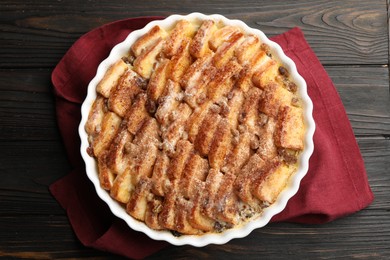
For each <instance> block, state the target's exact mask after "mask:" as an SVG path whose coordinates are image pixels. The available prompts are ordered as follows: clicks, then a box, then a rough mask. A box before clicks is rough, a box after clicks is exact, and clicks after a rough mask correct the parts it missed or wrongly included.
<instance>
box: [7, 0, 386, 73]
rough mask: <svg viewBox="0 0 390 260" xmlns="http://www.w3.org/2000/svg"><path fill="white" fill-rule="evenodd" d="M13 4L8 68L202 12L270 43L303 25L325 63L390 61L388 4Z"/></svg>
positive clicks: (50, 60) (361, 0)
mask: <svg viewBox="0 0 390 260" xmlns="http://www.w3.org/2000/svg"><path fill="white" fill-rule="evenodd" d="M10 3H11V4H8V5H6V4H2V5H1V9H0V32H1V34H0V46H1V48H0V67H1V68H8V67H11V68H22V67H23V68H25V67H42V66H43V67H52V66H54V64H56V63H57V62H58V61H59V59H60V58H61V57H62V56H63V55H64V53H65V52H66V50H67V49H68V48H69V47H70V46H71V44H72V43H73V42H74V41H75V40H76V39H77V38H78V37H80V36H81V35H82V34H84V33H86V32H87V31H89V30H91V29H92V28H96V27H97V26H100V25H102V24H105V23H108V22H111V21H115V20H120V19H125V18H128V17H138V16H144V15H163V16H167V15H169V14H172V13H181V14H183V13H184V14H185V13H190V12H194V11H199V12H204V13H220V14H223V15H226V16H227V17H229V18H235V19H241V20H243V21H244V22H246V23H247V24H248V25H249V26H251V27H254V28H258V29H261V30H263V31H264V32H265V33H266V34H267V35H269V36H272V35H275V34H279V33H282V32H285V31H287V30H288V29H290V28H292V27H295V26H299V27H301V28H302V29H303V31H304V33H305V35H306V37H307V40H308V41H309V43H310V44H311V46H312V47H313V49H314V51H315V52H316V54H317V55H318V56H319V58H320V60H321V61H322V62H323V63H324V64H387V60H388V44H387V43H388V36H387V35H388V32H387V12H386V2H385V1H383V0H375V1H365V0H353V1H326V0H321V1H309V0H304V1H290V2H285V1H279V2H275V1H273V0H267V1H262V2H261V3H259V2H258V1H254V0H251V1H245V2H237V1H213V2H212V3H210V2H209V1H205V2H202V1H196V2H188V1H187V2H186V3H185V4H179V3H178V2H176V1H164V2H156V1H150V0H147V1H141V2H140V1H138V2H137V4H129V3H127V2H123V1H119V0H115V1H104V2H102V1H100V2H99V4H98V5H96V4H87V3H84V4H83V3H80V4H79V5H71V4H64V3H62V2H58V1H57V2H53V1H49V0H39V1H33V2H27V3H25V2H20V1H10ZM21 10H23V11H21ZM329 39H331V40H329Z"/></svg>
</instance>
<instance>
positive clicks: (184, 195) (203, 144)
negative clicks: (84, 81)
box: [84, 19, 306, 236]
mask: <svg viewBox="0 0 390 260" xmlns="http://www.w3.org/2000/svg"><path fill="white" fill-rule="evenodd" d="M96 92H97V93H96V99H95V100H94V102H93V105H92V107H91V108H90V110H89V116H88V119H87V121H86V124H85V126H84V127H85V131H86V133H87V134H88V142H89V147H88V148H87V152H88V154H89V155H90V156H91V157H93V158H94V159H95V160H96V162H97V167H98V177H99V182H100V186H101V187H102V188H103V189H105V190H107V192H108V193H109V194H110V196H111V197H112V198H113V199H115V200H116V201H118V202H119V203H120V204H121V205H123V207H124V208H125V210H126V212H127V213H128V214H129V215H131V216H132V217H133V218H134V219H137V220H139V221H141V222H144V223H145V224H146V225H147V226H148V227H149V228H151V229H154V230H169V231H171V232H172V233H173V234H174V235H175V236H180V235H203V234H207V233H219V232H223V231H225V230H227V229H232V228H235V227H237V226H240V225H242V224H244V223H247V222H248V221H251V220H253V221H255V218H256V217H258V216H259V215H261V214H262V212H263V210H264V209H265V208H267V207H269V206H270V205H272V204H273V203H274V202H275V201H276V200H277V198H278V196H279V195H280V193H281V192H282V191H283V190H284V189H285V187H286V185H287V184H288V181H289V178H290V176H292V175H293V174H294V173H295V172H296V171H297V167H298V158H299V155H300V153H301V152H302V150H303V149H304V146H305V142H304V140H305V132H306V126H305V123H304V113H303V106H302V101H301V97H300V95H299V91H298V84H296V82H294V80H293V79H292V77H291V76H290V71H289V70H288V69H287V68H286V67H285V66H284V64H283V62H281V61H280V60H279V59H278V57H276V55H274V53H273V52H272V50H271V48H270V47H269V45H268V44H266V43H264V42H263V41H262V40H261V39H260V38H259V37H258V36H257V35H255V34H251V33H248V32H245V31H244V30H243V29H242V28H240V27H238V26H233V25H226V24H224V23H222V22H221V21H218V20H214V19H205V20H189V19H181V20H178V21H177V22H175V24H174V25H173V26H172V27H170V28H162V27H160V26H158V25H155V26H153V27H152V28H151V29H150V30H149V31H148V32H147V33H145V34H143V35H142V36H140V37H139V38H138V39H137V40H136V41H135V42H134V43H133V44H132V45H131V46H128V53H127V54H126V55H124V56H123V57H122V58H121V59H118V60H117V61H116V62H115V63H113V64H112V65H111V66H110V67H109V68H108V69H107V71H106V72H105V74H104V76H103V78H102V79H101V80H100V82H99V83H98V84H97V87H96Z"/></svg>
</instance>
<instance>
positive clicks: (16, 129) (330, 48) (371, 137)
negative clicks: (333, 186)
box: [0, 0, 390, 259]
mask: <svg viewBox="0 0 390 260" xmlns="http://www.w3.org/2000/svg"><path fill="white" fill-rule="evenodd" d="M388 6H389V1H388V0H387V1H386V0H374V1H363V0H350V1H326V0H319V1H309V0H304V1H280V0H276V1H275V0H265V1H261V2H259V1H254V0H249V1H245V2H237V1H226V0H224V1H222V0H218V1H201V0H199V1H195V2H193V1H188V0H186V1H181V2H180V3H179V2H176V1H172V0H169V1H162V2H158V1H150V0H145V1H141V2H140V1H119V0H111V1H108V0H105V1H70V2H64V1H49V0H36V1H32V0H27V1H20V0H9V1H1V2H0V78H1V80H0V155H1V156H0V174H1V181H0V258H5V259H9V258H17V259H57V258H77V259H84V258H91V259H122V258H121V257H119V256H116V255H112V254H109V253H105V252H101V251H97V250H94V249H91V248H86V247H84V246H83V245H81V243H80V242H79V241H78V239H77V237H76V236H75V234H74V233H73V231H72V229H71V226H70V224H69V222H68V219H67V217H66V213H65V211H64V210H63V209H62V208H61V207H60V206H59V204H58V203H57V202H56V201H55V199H54V198H53V197H52V196H51V195H50V193H49V191H48V186H49V184H50V183H52V182H53V181H55V180H57V179H58V178H60V177H61V176H64V175H65V174H67V172H69V171H70V170H71V166H70V164H69V162H68V160H67V158H66V154H65V150H64V147H63V144H62V140H61V137H60V134H59V131H58V128H57V124H56V115H55V103H54V96H53V92H52V85H51V82H50V75H51V72H52V69H53V68H54V66H55V65H56V64H57V62H58V61H59V60H60V58H61V57H62V56H63V55H64V54H65V52H66V51H67V50H68V49H69V48H70V46H71V45H72V44H73V43H74V42H75V41H76V40H77V39H78V38H79V37H80V36H81V35H83V34H84V33H86V32H88V31H89V30H91V29H93V28H96V27H98V26H100V25H102V24H105V23H108V22H111V21H115V20H120V19H124V18H128V17H136V16H143V15H164V16H166V15H169V14H171V13H183V14H184V13H189V12H193V11H200V12H204V13H220V14H223V15H226V16H227V17H229V18H238V19H241V20H243V21H244V22H246V23H247V24H248V25H249V26H251V27H255V28H259V29H262V30H263V31H264V32H265V33H266V34H267V35H269V36H272V35H276V34H279V33H282V32H285V31H287V30H288V29H290V28H293V27H295V26H299V27H301V28H302V30H303V31H304V33H305V36H306V38H307V40H308V42H309V44H310V45H311V46H312V48H313V50H314V51H315V53H316V54H317V55H318V57H319V58H320V60H321V62H322V63H323V64H324V66H325V69H326V71H327V72H328V74H329V76H330V77H331V79H332V80H333V82H334V85H335V87H336V89H337V91H338V93H339V94H340V97H341V100H342V102H343V104H344V106H345V109H346V112H347V115H348V117H349V119H350V122H351V124H352V127H353V131H354V133H355V136H356V137H357V142H358V145H359V147H360V150H361V153H362V156H363V159H364V162H365V166H366V170H367V176H368V180H369V183H370V185H371V188H372V190H373V192H374V195H375V200H374V202H373V203H372V204H371V205H370V206H369V207H368V208H366V209H365V210H362V211H360V212H358V213H355V214H353V215H350V216H347V217H344V218H341V219H338V220H336V221H334V222H331V223H328V224H324V225H301V224H292V223H272V224H270V225H268V226H267V227H265V228H262V229H258V230H255V231H254V232H252V234H250V235H249V236H248V237H246V238H243V239H235V240H233V241H231V242H229V243H227V244H226V245H222V246H216V245H209V246H206V247H204V248H194V247H190V246H183V247H173V246H171V247H168V248H166V249H164V250H162V251H160V252H158V253H157V254H155V255H153V256H151V257H150V259H160V258H163V259H169V258H173V259H180V258H212V259H242V258H243V256H245V257H246V258H249V259H258V258H263V259H334V258H341V259H353V258H359V259H389V258H390V247H389V246H388V245H389V244H390V193H389V190H390V175H389V171H390V94H389V93H390V92H389V90H390V89H389V68H388V65H389V47H388V46H389V27H388V17H389V11H388Z"/></svg>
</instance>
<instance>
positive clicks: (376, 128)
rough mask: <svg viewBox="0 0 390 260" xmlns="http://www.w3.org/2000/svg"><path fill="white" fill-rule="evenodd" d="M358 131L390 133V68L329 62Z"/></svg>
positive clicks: (378, 133)
mask: <svg viewBox="0 0 390 260" xmlns="http://www.w3.org/2000/svg"><path fill="white" fill-rule="evenodd" d="M325 69H326V70H327V72H328V74H329V76H330V77H331V79H332V81H333V83H334V85H335V87H336V89H337V90H338V92H339V94H340V97H341V100H342V102H343V104H344V106H345V108H346V111H347V114H348V118H349V120H350V122H351V124H352V127H353V130H354V132H355V135H357V136H367V135H383V136H388V135H389V134H390V93H389V71H388V68H387V66H384V67H361V66H354V67H345V66H336V67H331V66H326V67H325Z"/></svg>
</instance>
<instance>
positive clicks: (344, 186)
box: [50, 17, 373, 258]
mask: <svg viewBox="0 0 390 260" xmlns="http://www.w3.org/2000/svg"><path fill="white" fill-rule="evenodd" d="M154 19H162V17H142V18H133V19H127V20H122V21H118V22H114V23H111V24H107V25H104V26H102V27H99V28H97V29H95V30H93V31H91V32H89V33H87V34H85V35H84V36H82V37H81V38H80V39H79V40H78V41H77V42H76V43H75V44H74V45H73V46H72V47H71V48H70V50H69V51H68V52H67V53H66V55H65V56H64V57H63V59H62V60H61V61H60V62H59V64H58V65H57V67H56V68H55V69H54V71H53V74H52V82H53V85H54V91H55V97H56V108H57V119H58V125H59V129H60V131H61V134H62V137H63V140H64V144H65V146H66V150H67V153H68V156H69V159H70V162H71V164H72V166H73V167H74V170H73V171H72V172H71V173H69V174H68V175H67V176H65V177H64V178H62V179H60V180H58V181H57V182H55V183H53V184H52V185H51V186H50V191H51V192H52V194H53V196H54V197H55V198H56V199H57V200H58V202H59V203H60V204H61V206H62V207H64V208H65V209H66V211H67V214H68V217H69V220H70V223H71V225H72V227H73V229H74V231H75V233H76V235H77V237H78V238H79V239H80V241H81V242H82V243H83V244H84V245H85V246H89V247H93V248H96V249H100V250H104V251H109V252H112V253H116V254H120V255H123V256H127V257H130V258H143V257H146V256H148V255H150V254H153V253H154V252H156V251H158V250H160V249H161V248H163V247H165V246H166V245H167V243H165V242H159V241H154V240H152V239H149V238H148V237H146V236H145V235H144V234H142V233H139V232H135V231H132V230H131V229H130V228H129V227H127V226H126V224H125V223H124V221H122V220H120V219H118V218H116V217H114V216H113V215H112V214H111V213H110V211H109V209H108V207H107V206H106V204H105V203H104V202H102V201H101V200H100V199H99V198H98V196H97V195H96V193H95V190H94V187H93V185H92V183H91V182H90V181H89V179H88V178H87V176H86V173H85V170H84V163H83V161H82V159H81V156H80V151H79V149H80V140H79V136H78V132H77V128H78V125H79V122H80V106H81V103H82V102H83V100H84V98H85V96H86V90H87V86H88V83H89V81H90V80H91V79H92V78H93V77H94V76H95V73H96V69H97V67H98V65H99V63H100V62H101V61H102V60H103V59H105V58H106V57H107V56H108V54H109V51H110V50H111V48H112V47H113V46H114V45H115V44H117V43H119V42H121V41H123V40H124V38H125V37H126V36H127V35H128V34H129V33H130V32H131V31H132V30H135V29H139V28H142V27H143V26H144V25H146V24H147V23H148V22H149V21H151V20H154ZM272 40H274V41H275V42H277V43H279V44H280V45H281V46H282V48H283V49H284V51H285V53H286V54H287V56H289V57H290V58H291V59H293V60H294V62H295V63H296V65H297V68H298V71H299V73H300V74H301V75H302V76H303V78H305V80H306V82H307V85H308V92H309V96H310V97H311V99H312V100H313V103H314V113H313V115H314V120H315V122H316V132H315V134H314V145H315V148H314V153H313V155H312V157H311V159H310V167H309V172H308V173H307V175H306V176H305V178H304V179H303V180H302V183H301V187H300V189H299V191H298V193H297V194H296V195H295V196H294V197H293V198H292V199H291V200H290V201H289V202H288V204H287V207H286V208H285V210H284V211H283V212H281V213H280V214H278V215H277V216H275V217H274V218H273V219H272V221H289V222H299V223H310V224H316V223H325V222H329V221H331V220H334V219H336V218H339V217H343V216H346V215H348V214H352V213H354V212H356V211H358V210H361V209H363V208H365V207H366V206H368V205H369V204H370V203H371V202H372V200H373V194H372V192H371V189H370V187H369V184H368V181H367V175H366V171H365V168H364V163H363V159H362V157H361V154H360V150H359V147H358V145H357V143H356V140H355V137H354V134H353V131H352V128H351V125H350V122H349V120H348V117H347V115H346V113H345V109H344V107H343V105H342V103H341V100H340V97H339V95H338V93H337V91H336V89H335V87H334V86H333V83H332V81H331V80H330V78H329V76H328V75H327V73H326V71H325V70H324V68H323V67H322V65H321V63H320V62H319V60H318V59H317V57H316V55H315V54H314V52H313V51H312V49H311V48H310V46H309V45H308V43H307V42H306V40H305V38H304V36H303V33H302V31H301V30H300V29H299V28H294V29H292V30H290V31H288V32H286V33H284V34H281V35H279V36H276V37H274V38H272Z"/></svg>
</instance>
